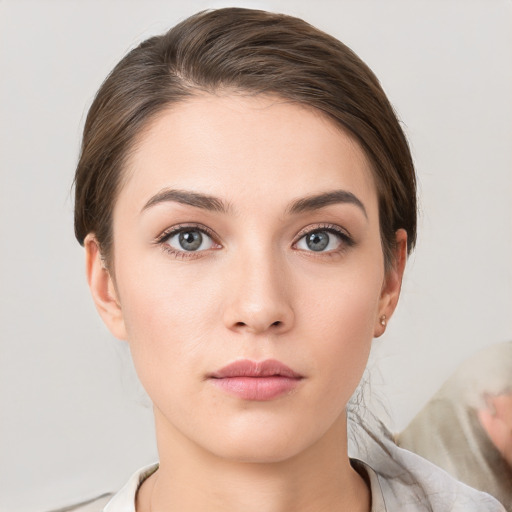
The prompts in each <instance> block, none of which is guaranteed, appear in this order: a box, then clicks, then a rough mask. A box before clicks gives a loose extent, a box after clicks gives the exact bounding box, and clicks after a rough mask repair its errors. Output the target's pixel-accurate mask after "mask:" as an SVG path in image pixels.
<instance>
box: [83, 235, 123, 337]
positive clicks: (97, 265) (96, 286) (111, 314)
mask: <svg viewBox="0 0 512 512" xmlns="http://www.w3.org/2000/svg"><path fill="white" fill-rule="evenodd" d="M84 248H85V269H86V274H87V282H88V283H89V289H90V290H91V295H92V298H93V300H94V304H95V305H96V309H97V310H98V313H99V314H100V316H101V318H102V319H103V321H104V322H105V325H106V326H107V327H108V328H109V330H110V332H111V333H112V334H113V335H114V336H115V337H116V338H118V339H120V340H126V327H125V324H124V318H123V312H122V310H121V304H120V303H119V300H118V297H117V292H116V289H115V286H114V281H113V279H112V277H111V275H110V272H109V270H108V269H107V267H106V265H105V262H104V260H103V258H102V256H101V252H100V247H99V244H98V241H97V240H96V237H95V236H94V235H93V234H91V233H90V234H88V235H87V237H86V238H85V241H84Z"/></svg>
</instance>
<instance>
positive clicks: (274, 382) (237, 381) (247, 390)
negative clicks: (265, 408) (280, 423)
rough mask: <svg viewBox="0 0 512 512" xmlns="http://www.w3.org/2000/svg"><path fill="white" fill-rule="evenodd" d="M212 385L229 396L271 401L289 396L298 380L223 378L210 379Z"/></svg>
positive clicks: (277, 376)
mask: <svg viewBox="0 0 512 512" xmlns="http://www.w3.org/2000/svg"><path fill="white" fill-rule="evenodd" d="M211 381H212V382H213V384H214V385H216V386H218V387H220V388H221V389H222V390H224V391H226V392H227V393H229V394H231V395H235V396H237V397H239V398H242V399H244V400H258V401H265V400H273V399H274V398H278V397H280V396H283V395H287V394H290V393H291V392H292V391H293V390H294V389H295V388H296V387H297V386H298V384H299V382H300V379H294V378H290V377H282V376H279V375H275V376H271V377H224V378H221V379H211Z"/></svg>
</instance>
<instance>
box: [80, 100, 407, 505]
mask: <svg viewBox="0 0 512 512" xmlns="http://www.w3.org/2000/svg"><path fill="white" fill-rule="evenodd" d="M125 172H126V179H125V183H124V185H123V188H122V190H121V191H120V194H119V197H118V198H117V201H116V204H115V207H114V213H113V232H114V254H113V260H112V264H111V265H110V271H109V270H108V269H106V268H105V266H104V264H103V262H102V260H101V258H100V255H99V250H98V244H97V242H96V240H95V238H94V235H93V234H90V235H89V236H88V237H87V240H86V244H85V246H86V255H87V275H88V280H89V284H90V287H91V291H92V295H93V298H94V300H95V303H96V306H97V308H98V311H99V312H100V314H101V316H102V318H103V320H104V321H105V323H106V324H107V326H108V327H109V329H110V330H111V332H112V333H113V334H114V335H115V336H116V337H118V338H120V339H125V340H127V341H128V343H129V345H130V349H131V352H132V356H133V359H134V363H135V366H136V369H137V372H138V375H139V377H140V379H141V382H142V383H143V385H144V386H145V388H146V390H147V392H148V394H149V396H150V398H151V399H152V401H153V404H154V413H155V423H156V433H157V441H158V450H159V456H160V469H159V470H158V471H157V472H156V473H155V474H154V475H153V476H151V477H150V478H149V479H147V480H146V482H145V483H144V484H143V485H142V487H141V489H140V491H139V493H138V496H137V511H138V512H141V511H145V510H153V511H156V510H159V511H171V510H187V511H204V510H209V511H216V510H219V511H220V510H222V511H224V512H225V511H230V510H233V511H235V510H237V511H239V510H246V511H252V510H254V511H256V510H257V511H258V512H261V511H264V512H266V511H269V512H270V511H272V512H273V511H276V512H277V511H289V510H295V511H300V512H304V511H313V510H314V511H315V512H318V511H322V510H329V511H332V510H354V511H358V510H361V511H363V510H369V509H370V496H369V490H368V488H367V486H366V484H365V483H364V481H363V479H362V478H361V477H360V476H359V475H358V474H357V473H356V472H355V471H354V470H353V469H352V467H351V466H350V463H349V459H348V456H347V448H346V444H347V427H346V414H345V406H346V404H347V402H348V400H349V398H350V396H351V395H352V393H353V392H354V390H355V388H356V387H357V384H358V383H359V380H360V378H361V375H362V373H363V371H364V368H365V365H366V362H367V358H368V354H369V350H370V346H371V341H372V338H373V337H375V336H380V335H381V334H382V333H383V332H384V330H385V326H383V325H381V322H380V318H381V316H382V315H386V318H387V319H389V318H390V317H391V315H392V314H393V311H394V309H395V307H396V303H397V301H398V296H399V292H400V285H401V280H402V274H403V270H404V265H405V259H406V234H405V232H404V231H403V230H399V231H398V232H397V242H398V243H397V250H396V258H395V260H394V261H393V264H392V265H391V268H390V270H389V271H388V272H385V270H384V260H383V252H382V247H381V239H380V232H379V216H378V203H377V194H376V188H375V184H374V181H373V177H372V172H371V169H370V166H369V163H368V161H367V159H366V157H365V155H364V153H363V151H362V150H361V148H360V147H359V145H358V144H357V143H356V142H355V141H354V140H353V139H352V137H351V136H349V135H348V134H347V133H345V132H343V131H342V130H341V129H340V128H339V127H337V126H336V125H334V123H333V122H331V121H330V120H328V119H327V118H326V117H324V116H323V115H322V114H320V113H318V112H316V111H313V110H312V109H309V108H305V107H303V106H299V105H296V104H292V103H290V102H285V101H284V100H281V99H279V98H275V97H265V96H250V97H248V96H242V95H235V94H225V95H215V96H213V95H202V96H196V97H194V98H192V99H191V100H188V101H186V102H183V103H180V104H178V105H173V106H172V108H169V109H168V110H166V111H164V112H162V113H161V114H160V115H159V116H158V118H156V119H155V120H153V122H152V123H151V124H150V125H149V127H148V128H147V130H146V131H145V132H144V133H143V134H141V137H140V140H139V141H138V142H137V145H136V149H135V151H134V152H133V153H132V155H131V158H130V161H129V164H128V166H127V169H126V171H125ZM165 190H180V191H192V192H195V193H201V194H208V195H210V196H215V197H216V198H218V199H219V200H220V201H222V202H223V203H224V204H225V206H226V207H227V211H225V212H220V211H211V210H207V209H204V208H199V207H196V206H191V205H189V204H181V203H180V202H176V201H170V200H169V201H161V202H156V203H155V204H152V205H150V206H147V207H145V206H146V205H148V202H149V203H151V200H152V198H155V196H157V195H158V194H159V193H161V192H162V191H165ZM334 190H336V191H339V190H343V191H346V192H350V193H351V194H353V196H355V197H356V198H357V199H358V200H359V201H360V203H361V205H362V207H361V205H357V204H355V203H354V202H344V201H343V202H336V203H333V204H328V205H324V206H323V207H320V208H316V209H308V210H306V211H295V212H294V213H290V211H289V210H290V204H292V203H293V202H294V201H297V200H298V199H301V198H304V197H308V196H312V195H318V194H324V193H326V192H331V191H334ZM154 201H155V199H153V202H154ZM191 224H192V225H193V226H198V225H199V226H202V227H205V228H208V229H209V230H211V233H212V242H211V243H210V241H209V239H208V238H207V243H206V244H205V245H204V246H203V247H204V248H205V249H204V250H199V251H196V252H193V253H192V254H191V252H189V253H187V254H185V255H184V254H183V248H181V253H180V252H178V253H177V254H176V253H171V252H169V251H176V250H177V249H176V248H178V250H179V249H180V245H179V243H178V240H177V236H174V237H173V238H167V239H164V240H162V237H161V235H162V233H165V232H166V230H167V231H168V230H169V228H173V227H175V226H183V225H186V226H190V225H191ZM326 226H328V227H329V229H331V228H336V229H339V230H340V231H341V232H342V233H343V236H342V237H339V236H338V235H335V234H333V233H329V234H328V236H329V239H330V245H329V246H328V248H327V249H326V250H325V251H321V252H319V251H312V250H311V249H310V248H309V247H308V246H307V244H306V243H305V239H304V235H305V233H306V232H312V231H316V232H318V231H322V230H323V231H324V233H325V228H326ZM189 230H190V228H189ZM347 236H349V237H350V240H351V241H352V242H350V243H349V242H347V241H346V237H347ZM159 237H160V238H159ZM157 239H159V240H160V242H156V241H155V240H157ZM269 358H272V359H277V360H279V361H281V362H282V363H284V364H286V365H288V366H289V367H290V368H292V369H293V370H294V371H295V372H297V373H299V374H300V375H301V376H302V377H303V378H302V380H301V381H300V382H299V384H298V386H297V387H296V389H295V390H294V391H293V392H291V393H287V394H285V395H282V396H279V397H277V398H275V399H273V400H269V401H251V400H244V399H241V398H239V397H236V396H232V395H229V394H227V393H226V392H225V391H223V390H220V389H219V388H218V387H216V386H214V385H213V384H212V382H211V380H209V379H207V375H208V374H209V373H211V372H213V371H216V370H219V369H220V368H222V367H223V366H225V365H227V364H228V363H231V362H233V361H235V360H237V359H251V360H254V361H261V360H265V359H269Z"/></svg>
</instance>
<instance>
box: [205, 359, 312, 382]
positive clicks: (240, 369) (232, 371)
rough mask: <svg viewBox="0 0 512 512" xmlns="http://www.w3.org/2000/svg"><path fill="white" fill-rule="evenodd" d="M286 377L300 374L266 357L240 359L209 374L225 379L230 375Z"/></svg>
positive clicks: (212, 376)
mask: <svg viewBox="0 0 512 512" xmlns="http://www.w3.org/2000/svg"><path fill="white" fill-rule="evenodd" d="M275 376H278V377H288V378H290V379H300V378H302V375H300V374H298V373H296V372H294V371H293V370H292V369H291V368H290V367H288V366H286V365H285V364H283V363H281V362H280V361H277V360H276V359H266V360H265V361H251V360H249V359H240V360H238V361H234V362H233V363H230V364H228V365H226V366H224V367H223V368H221V369H220V370H218V371H216V372H213V373H212V374H210V378H213V379H226V378H230V377H275Z"/></svg>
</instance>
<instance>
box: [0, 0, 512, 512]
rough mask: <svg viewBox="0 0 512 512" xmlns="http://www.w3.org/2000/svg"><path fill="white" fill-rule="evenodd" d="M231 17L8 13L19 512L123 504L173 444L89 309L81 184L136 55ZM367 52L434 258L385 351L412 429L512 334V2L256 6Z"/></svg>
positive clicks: (1, 363)
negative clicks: (185, 22)
mask: <svg viewBox="0 0 512 512" xmlns="http://www.w3.org/2000/svg"><path fill="white" fill-rule="evenodd" d="M225 5H229V4H228V3H224V2H214V3H212V2H206V1H198V0H188V1H187V2H177V1H173V0H167V1H155V0H151V1H142V0H139V1H133V0H132V1H128V0H125V1H114V0H111V1H108V0H103V1H94V0H89V1H85V0H82V1H79V0H74V1H71V0H67V1H57V0H55V1H51V0H39V1H35V0H34V1H27V0H10V1H8V0H3V1H2V0H0V87H1V89H0V93H1V95H0V99H1V101H0V108H1V111H0V165H1V167H0V244H1V245H0V341H1V345H0V350H1V353H0V415H1V416H0V512H35V511H44V510H46V509H48V508H52V507H57V506H62V505H64V504H66V503H72V502H75V501H78V500H81V499H85V498H88V497H92V496H94V495H96V494H100V493H102V492H105V491H112V490H116V489H117V488H118V487H119V486H120V485H121V484H122V483H123V482H124V481H125V480H126V479H127V477H128V476H129V475H130V474H131V473H132V472H133V471H134V470H135V469H137V468H138V467H139V466H141V465H143V464H146V463H149V462H152V461H153V460H154V459H155V457H156V453H155V448H154V441H153V434H152V428H153V427H152V418H151V410H150V408H149V407H148V406H147V405H144V403H145V399H144V397H143V393H142V392H141V390H140V389H139V388H138V386H137V384H136V382H135V379H134V377H133V373H132V370H131V366H130V361H129V357H128V354H127V351H126V350H125V348H124V345H123V344H122V343H121V342H118V341H116V340H114V339H113V338H112V337H111V336H110V335H109V334H108V333H107V331H106V329H105V328H104V327H103V325H102V324H101V322H100V320H99V318H98V317H97V315H96V312H95V310H94V307H93V305H92V301H91V299H90V298H89V292H88V290H87V287H86V284H85V278H84V271H83V250H82V248H81V247H80V246H79V245H78V244H77V243H76V241H75V240H74V237H73V226H72V195H71V191H70V190H71V184H72V179H73V172H74V167H75V165H76V161H77V155H78V149H79V141H80V131H81V128H82V125H83V121H84V117H85V113H86V110H87V107H88V106H89V105H90V103H91V101H92V97H93V95H94V93H95V91H96V90H97V88H98V86H99V85H100V83H101V81H102V80H103V78H104V77H105V76H106V74H107V73H108V71H110V69H111V68H112V67H113V66H114V64H115V63H116V62H117V61H118V60H119V59H120V58H121V57H122V56H123V55H124V54H125V53H126V51H127V50H129V49H130V48H132V47H133V46H134V45H136V44H137V43H139V42H140V41H141V40H142V39H144V38H146V37H148V36H149V35H152V34H155V33H160V32H162V31H164V30H165V29H167V28H169V27H170V26H172V25H174V24H175V23H176V22H177V21H179V20H181V19H183V18H184V17H186V16H187V15H190V14H192V13H193V12H195V11H197V10H199V9H203V8H206V7H219V6H225ZM231 5H242V6H249V7H258V8H264V9H267V10H274V11H282V12H286V13H289V14H294V15H298V16H299V17H303V18H305V19H306V20H307V21H309V22H311V23H313V24H314V25H316V26H318V27H319V28H322V29H324V30H326V31H327V32H330V33H332V34H333V35H335V36H336V37H338V38H339V39H341V40H342V41H343V42H345V43H346V44H348V45H349V46H351V47H352V48H353V49H354V50H355V51H356V52H357V53H358V54H359V55H360V56H361V57H362V58H363V60H365V61H366V62H367V63H368V64H369V65H370V67H372V68H373V70H374V71H375V72H376V74H377V76H379V78H380V79H381V81H382V84H383V86H384V89H385V90H386V91H387V93H388V95H389V97H390V99H391V101H392V103H393V104H394V105H395V107H396V109H397V111H398V113H399V115H400V117H401V119H402V120H403V123H404V127H405V130H406V133H407V134H408V136H409V139H410V142H411V146H412V150H413V154H414V157H415V161H416V165H417V171H418V175H419V193H420V201H421V203H420V204H421V214H420V223H419V243H418V248H417V251H416V253H415V255H414V256H413V257H412V258H411V260H410V265H409V268H408V272H407V276H406V282H405V287H404V291H403V297H402V301H401V305H400V306H399V309H398V312H397V315H396V316H395V318H393V321H392V323H391V325H390V327H389V329H388V332H387V333H386V335H385V336H384V337H383V338H380V339H379V340H378V341H376V342H375V352H374V357H373V358H372V359H373V362H372V363H371V365H370V376H371V380H372V382H373V385H372V395H371V396H369V398H368V401H369V403H372V402H373V401H379V400H381V401H382V402H383V404H384V407H385V408H386V409H387V410H388V411H389V413H390V415H391V419H389V420H388V422H389V423H390V426H391V428H392V429H394V430H397V429H401V428H403V427H404V426H405V425H406V424H407V422H408V421H409V420H410V419H411V418H412V416H413V415H414V414H415V413H416V412H417V411H418V410H419V409H420V407H421V406H422V405H423V404H424V403H425V401H426V400H427V399H428V397H429V396H430V395H431V394H432V393H434V391H435V390H436V389H437V388H438V386H439V385H440V384H441V383H442V381H443V380H444V379H445V377H446V376H448V375H449V373H450V372H451V371H452V370H453V369H454V368H455V367H456V366H457V365H458V364H459V362H460V361H462V360H463V359H464V358H465V357H467V356H468V355H470V354H472V353H473V352H474V351H475V350H477V349H478V348H480V347H483V346H485V345H487V344H491V343H495V342H499V341H505V340H508V339H512V320H511V317H512V207H511V205H510V199H511V197H512V144H511V136H512V92H511V91H512V28H511V27H512V25H511V22H512V3H511V2H510V1H506V0H480V1H474V0H460V1H456V0H437V1H436V0H425V1H419V0H403V1H398V0H385V1H379V0H374V1H364V0H359V1H349V0H341V1H336V2H335V1H327V0H323V1H322V0H320V1H318V0H317V1H315V2H312V1H309V2H308V1H291V0H280V1H278V0H275V1H272V0H269V1H264V2H238V3H236V2H235V3H232V4H231Z"/></svg>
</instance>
